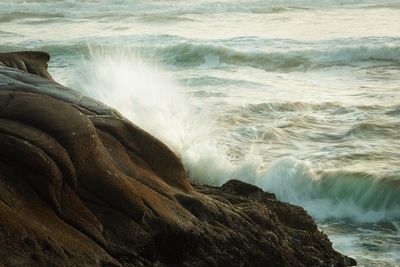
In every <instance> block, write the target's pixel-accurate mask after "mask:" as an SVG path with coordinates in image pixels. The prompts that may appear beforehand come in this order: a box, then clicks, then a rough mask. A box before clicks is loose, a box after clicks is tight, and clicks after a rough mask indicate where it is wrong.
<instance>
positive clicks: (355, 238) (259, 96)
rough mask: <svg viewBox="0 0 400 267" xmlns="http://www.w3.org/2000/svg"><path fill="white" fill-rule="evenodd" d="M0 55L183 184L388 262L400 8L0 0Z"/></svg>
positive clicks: (367, 261) (396, 178) (391, 255)
mask: <svg viewBox="0 0 400 267" xmlns="http://www.w3.org/2000/svg"><path fill="white" fill-rule="evenodd" d="M0 38H1V40H2V42H1V43H0V51H10V50H17V49H26V48H28V49H35V50H44V51H47V52H49V53H50V54H51V55H52V59H51V62H50V72H51V73H52V74H53V76H54V77H55V78H56V80H58V81H60V82H61V83H63V84H66V85H69V86H71V87H74V88H78V89H80V90H82V91H84V92H86V93H87V94H88V95H91V96H93V97H96V98H98V99H100V100H102V101H104V102H106V103H108V104H109V105H111V106H114V107H116V108H117V109H118V110H120V111H121V112H123V114H125V115H126V116H127V117H128V118H130V119H132V120H133V121H134V122H135V123H137V124H138V125H139V126H141V127H143V128H144V129H146V130H148V131H149V132H151V133H152V134H154V135H155V136H157V137H159V138H160V139H162V140H163V141H164V142H166V143H167V144H168V145H169V146H170V147H171V148H172V149H174V151H175V152H176V153H177V154H178V155H179V156H180V157H181V158H182V161H183V162H184V164H185V166H186V169H187V171H188V173H189V176H190V178H191V179H192V180H193V181H196V182H201V183H211V184H222V183H223V182H225V181H226V180H228V179H230V178H239V179H242V180H244V181H247V182H250V183H253V184H256V185H258V186H260V187H262V188H263V189H265V190H268V191H272V192H274V193H275V194H276V195H277V196H278V197H279V198H280V199H281V200H283V201H288V202H291V203H295V204H298V205H301V206H303V207H304V208H306V209H307V210H308V211H309V213H310V214H311V215H312V216H313V217H314V218H315V219H316V220H317V222H318V225H319V227H320V229H321V230H323V231H324V232H325V233H327V234H328V235H329V237H330V238H331V240H332V241H333V243H334V246H335V248H337V249H338V250H340V251H341V252H343V253H345V254H347V255H350V256H353V257H355V258H356V259H357V260H358V262H359V264H360V265H361V266H399V265H400V252H399V251H400V233H399V231H400V194H399V189H400V139H399V133H400V93H399V89H400V2H399V1H396V0H392V1H372V0H347V1H346V0H326V1H316V0H315V1H313V0H304V1H294V0H293V1H290V0H287V1H282V0H281V1H277V0H276V1H272V0H265V1H233V0H226V1H218V2H214V1H204V0H202V1H193V2H189V1H135V2H134V3H132V2H131V1H124V0H113V1H101V0H98V1H94V0H93V1H84V2H82V1H80V2H78V1H75V0H59V1H50V0H48V1H45V0H43V1H35V0H31V1H12V2H11V1H4V0H3V1H1V0H0Z"/></svg>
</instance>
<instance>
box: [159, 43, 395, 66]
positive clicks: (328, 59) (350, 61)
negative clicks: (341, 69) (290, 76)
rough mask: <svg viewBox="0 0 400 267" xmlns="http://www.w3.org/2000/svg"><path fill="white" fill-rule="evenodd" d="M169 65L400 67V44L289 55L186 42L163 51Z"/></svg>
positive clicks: (331, 49)
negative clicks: (387, 65) (370, 64)
mask: <svg viewBox="0 0 400 267" xmlns="http://www.w3.org/2000/svg"><path fill="white" fill-rule="evenodd" d="M158 53H159V54H160V55H161V57H162V58H163V60H164V62H165V63H166V64H170V65H176V66H182V67H196V66H204V65H205V66H207V67H218V66H220V65H221V64H228V65H237V66H246V67H253V68H258V69H263V70H266V71H307V70H313V69H320V68H328V67H332V66H358V65H360V64H363V63H368V62H369V63H373V64H379V65H381V64H392V65H396V66H398V65H400V45H385V44H381V45H377V46H376V45H358V46H342V47H340V46H339V47H333V48H332V47H331V48H322V49H304V50H296V51H292V50H289V51H286V52H263V51H258V52H254V51H244V50H239V49H233V48H230V47H227V46H222V45H211V44H194V43H191V42H185V43H181V44H177V45H173V46H169V47H165V48H161V49H159V51H158Z"/></svg>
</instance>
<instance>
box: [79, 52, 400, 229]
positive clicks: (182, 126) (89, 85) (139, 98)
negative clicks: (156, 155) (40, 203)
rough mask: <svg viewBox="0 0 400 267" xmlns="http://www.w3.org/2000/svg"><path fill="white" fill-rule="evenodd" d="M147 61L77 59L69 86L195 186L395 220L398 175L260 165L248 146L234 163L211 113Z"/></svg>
mask: <svg viewBox="0 0 400 267" xmlns="http://www.w3.org/2000/svg"><path fill="white" fill-rule="evenodd" d="M152 62H153V61H151V62H147V61H146V60H144V59H143V58H140V57H139V56H138V55H137V54H136V55H134V54H126V52H121V51H112V52H110V51H106V50H104V51H100V52H99V51H96V52H94V51H92V53H91V55H90V58H89V59H82V62H81V64H79V66H80V67H79V71H78V72H77V73H76V76H75V79H74V81H72V82H71V83H72V85H74V87H77V88H82V90H83V91H84V92H85V93H86V94H88V95H90V96H92V97H95V98H97V99H99V100H101V101H103V102H105V103H107V104H109V105H110V106H113V107H115V108H118V110H119V111H121V112H122V113H123V114H124V115H125V116H126V117H128V118H129V119H131V120H132V121H134V122H135V123H137V124H138V125H139V126H140V127H142V128H143V129H145V130H147V131H148V132H150V133H152V134H153V135H155V136H156V137H158V138H159V139H161V140H162V141H164V142H165V143H166V144H168V145H169V146H170V147H171V148H172V149H173V150H174V151H175V152H176V153H177V154H178V155H179V156H180V157H181V159H182V161H183V163H184V165H185V167H186V170H187V172H188V174H189V176H190V178H191V179H192V181H194V182H198V183H207V184H212V185H221V184H222V183H224V182H226V181H227V180H229V179H232V178H236V179H241V180H243V181H246V182H249V183H252V184H255V185H257V186H260V187H261V188H263V189H264V190H267V191H270V192H274V193H275V194H276V195H277V197H278V198H279V199H281V200H283V201H287V202H290V203H294V204H298V205H301V206H303V207H304V208H306V209H307V210H308V211H309V212H310V213H311V214H312V215H313V216H314V217H315V218H317V219H322V220H323V219H329V218H342V219H349V220H355V221H362V222H376V221H382V220H399V219H400V214H399V212H398V211H399V209H400V195H399V194H398V190H399V187H400V174H399V173H382V174H379V175H377V174H373V173H367V172H351V171H347V170H337V171H324V172H317V171H315V170H314V169H313V167H312V166H311V165H310V164H309V163H308V162H307V161H302V160H298V159H295V158H293V157H283V158H281V159H279V160H277V161H275V162H273V163H266V162H265V161H264V160H263V159H262V158H261V157H260V156H258V154H257V153H255V152H256V151H253V150H252V149H251V148H250V150H249V151H248V153H247V155H245V156H244V157H243V158H241V159H240V160H235V156H234V155H232V154H230V153H229V152H227V151H228V150H227V148H226V146H225V145H224V144H223V143H221V142H220V141H218V140H219V139H218V136H221V135H222V134H223V132H224V129H223V128H221V127H220V126H219V125H218V123H217V121H216V120H215V116H213V113H212V111H210V110H206V109H202V110H198V109H196V108H193V105H191V102H190V99H189V98H188V97H186V96H185V93H184V91H183V89H182V88H180V87H179V85H177V84H175V83H174V82H173V81H172V80H171V79H169V78H168V75H166V73H165V72H164V71H163V70H162V69H161V68H160V67H159V66H156V65H153V63H152ZM294 105H295V106H298V105H300V104H299V103H297V104H296V103H295V104H294ZM330 105H331V106H333V107H335V106H336V104H330ZM302 106H303V105H300V108H301V107H302ZM283 108H285V109H286V108H289V109H291V108H293V107H290V106H286V107H283ZM296 108H298V107H296ZM357 127H358V128H360V127H361V128H363V127H364V126H363V125H359V126H357Z"/></svg>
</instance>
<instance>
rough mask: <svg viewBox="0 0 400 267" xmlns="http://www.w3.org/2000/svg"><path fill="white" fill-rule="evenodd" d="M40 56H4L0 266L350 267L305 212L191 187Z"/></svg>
mask: <svg viewBox="0 0 400 267" xmlns="http://www.w3.org/2000/svg"><path fill="white" fill-rule="evenodd" d="M48 59H49V56H48V55H47V54H46V53H42V52H22V53H8V54H0V244H1V246H0V265H5V266H348V265H351V264H355V262H354V260H352V259H350V258H347V257H345V256H343V255H341V254H339V253H338V252H336V251H334V250H333V249H332V246H331V243H330V241H329V240H328V238H327V237H326V235H324V234H323V233H321V232H320V231H318V229H317V228H316V225H315V224H314V222H313V221H312V219H311V218H310V216H308V215H307V213H306V212H305V211H304V210H303V209H302V208H300V207H296V206H292V205H289V204H285V203H282V202H279V201H277V199H276V198H275V196H274V195H273V194H269V193H265V192H263V191H261V190H260V189H259V188H257V187H254V186H251V185H248V184H245V183H242V182H239V181H236V180H232V181H229V182H228V183H226V184H225V185H223V186H222V187H220V188H217V187H209V186H200V185H191V183H190V182H189V180H188V178H187V176H186V173H185V170H184V168H183V166H182V163H181V162H180V160H179V159H178V158H177V157H176V156H175V154H174V153H173V152H172V151H171V150H170V149H169V148H168V147H166V146H165V145H164V144H163V143H161V142H160V141H158V140H157V139H155V138H154V137H153V136H151V135H149V134H148V133H146V132H144V131H143V130H141V129H140V128H138V127H137V126H135V125H134V124H132V123H131V122H129V121H128V120H126V119H125V118H124V117H123V116H121V115H120V114H119V113H118V112H117V111H115V110H113V109H111V108H109V107H107V106H105V105H104V104H102V103H100V102H98V101H95V100H93V99H91V98H88V97H85V96H83V95H82V94H81V93H79V92H77V91H74V90H72V89H69V88H66V87H64V86H62V85H60V84H58V83H56V82H55V81H53V79H52V78H51V76H50V75H49V74H48V72H47V61H48Z"/></svg>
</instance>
